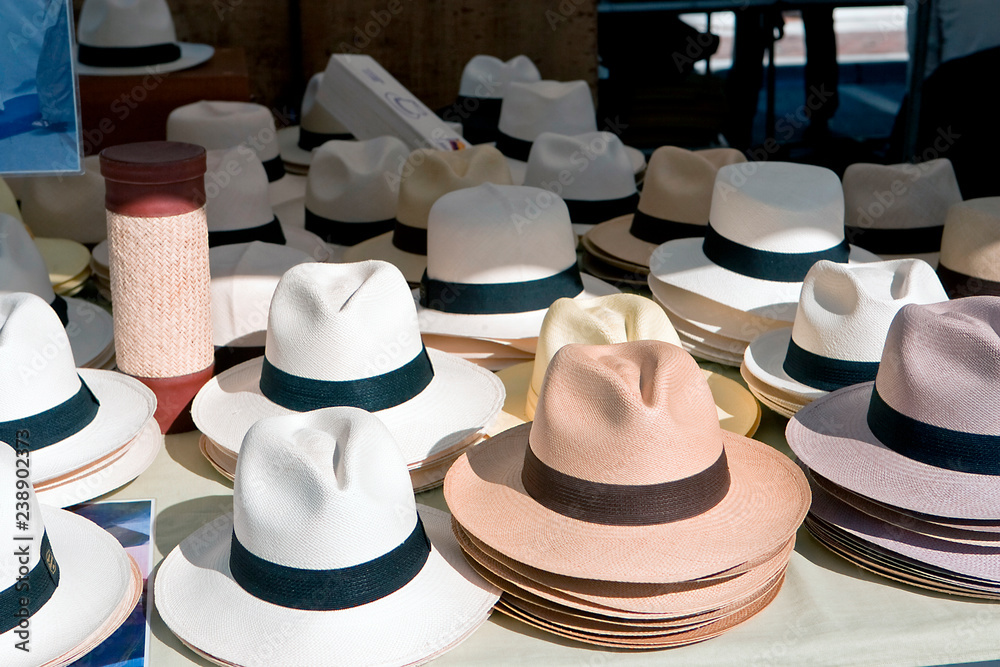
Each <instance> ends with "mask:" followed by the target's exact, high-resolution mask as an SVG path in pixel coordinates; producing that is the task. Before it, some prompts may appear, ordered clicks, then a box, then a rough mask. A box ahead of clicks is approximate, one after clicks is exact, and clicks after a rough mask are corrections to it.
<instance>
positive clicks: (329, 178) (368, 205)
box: [305, 136, 410, 222]
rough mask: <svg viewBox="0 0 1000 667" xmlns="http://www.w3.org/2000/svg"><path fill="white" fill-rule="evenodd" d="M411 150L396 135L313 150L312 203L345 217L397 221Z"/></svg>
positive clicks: (331, 216)
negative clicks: (403, 171)
mask: <svg viewBox="0 0 1000 667" xmlns="http://www.w3.org/2000/svg"><path fill="white" fill-rule="evenodd" d="M409 154H410V150H409V149H408V148H407V147H406V144H404V143H403V142H402V141H400V140H399V139H397V138H396V137H388V136H386V137H378V138H376V139H368V140H365V141H328V142H326V143H325V144H323V145H322V146H320V147H319V148H317V149H315V150H314V151H313V153H312V163H311V165H310V167H309V177H308V182H307V184H306V198H305V206H306V208H307V209H309V210H310V211H312V212H313V213H315V214H317V215H319V216H322V217H324V218H329V219H330V220H340V221H342V222H375V221H379V220H391V219H392V218H394V217H395V216H396V205H397V201H398V198H399V178H398V176H399V172H400V170H401V168H402V167H403V165H404V164H405V162H406V158H407V156H409Z"/></svg>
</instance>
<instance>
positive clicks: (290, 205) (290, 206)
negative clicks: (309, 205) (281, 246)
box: [272, 197, 350, 262]
mask: <svg viewBox="0 0 1000 667" xmlns="http://www.w3.org/2000/svg"><path fill="white" fill-rule="evenodd" d="M305 202H306V200H305V197H297V198H295V199H289V200H288V201H284V202H281V203H280V204H278V205H276V206H274V207H272V208H273V209H274V215H275V217H276V218H278V220H281V227H282V229H284V228H285V227H293V228H296V229H305V227H306V208H305ZM321 240H322V239H321ZM348 248H350V246H346V245H338V244H336V243H327V244H326V249H327V250H328V251H329V253H330V256H329V259H327V260H326V261H327V262H340V261H343V257H344V253H345V252H347V249H348Z"/></svg>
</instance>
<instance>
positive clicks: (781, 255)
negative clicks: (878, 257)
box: [702, 222, 851, 283]
mask: <svg viewBox="0 0 1000 667" xmlns="http://www.w3.org/2000/svg"><path fill="white" fill-rule="evenodd" d="M702 249H703V251H704V253H705V257H707V258H708V259H710V260H711V261H712V262H714V263H715V264H717V265H719V266H721V267H722V268H724V269H728V270H730V271H732V272H734V273H739V274H740V275H744V276H747V277H748V278H756V279H758V280H770V281H773V282H780V283H800V282H802V281H803V280H805V277H806V274H807V273H809V269H811V268H812V265H813V264H815V263H816V262H818V261H820V260H821V259H825V260H829V261H831V262H838V263H840V264H846V263H847V259H848V257H849V256H850V254H851V247H850V246H849V245H848V244H847V240H846V239H845V240H843V241H841V242H840V243H838V244H837V245H835V246H833V247H831V248H827V249H826V250H819V251H817V252H772V251H770V250H759V249H757V248H751V247H750V246H745V245H743V244H741V243H737V242H736V241H731V240H729V239H727V238H726V237H725V236H722V235H721V234H719V232H717V231H716V230H715V229H714V228H713V227H712V223H711V222H709V223H708V227H706V228H705V243H704V245H703V246H702Z"/></svg>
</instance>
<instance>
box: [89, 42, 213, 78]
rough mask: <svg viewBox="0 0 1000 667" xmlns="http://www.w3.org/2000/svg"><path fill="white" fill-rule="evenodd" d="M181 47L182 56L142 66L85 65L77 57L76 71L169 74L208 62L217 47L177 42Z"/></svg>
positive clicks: (108, 73) (99, 74)
mask: <svg viewBox="0 0 1000 667" xmlns="http://www.w3.org/2000/svg"><path fill="white" fill-rule="evenodd" d="M176 44H177V46H179V47H180V50H181V56H180V58H178V59H177V60H173V61H171V62H169V63H158V64H156V65H143V66H140V67H94V66H93V65H84V64H83V63H81V62H80V59H79V58H77V61H76V73H77V74H82V75H86V76H135V75H144V74H167V73H168V72H179V71H181V70H185V69H190V68H192V67H196V66H198V65H201V64H202V63H205V62H208V61H209V60H211V59H212V56H213V55H215V47H213V46H210V45H208V44H193V43H191V42H177V43H176Z"/></svg>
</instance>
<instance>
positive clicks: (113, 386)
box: [31, 368, 156, 484]
mask: <svg viewBox="0 0 1000 667" xmlns="http://www.w3.org/2000/svg"><path fill="white" fill-rule="evenodd" d="M78 372H79V374H80V377H81V378H83V380H84V382H86V383H87V386H88V387H90V390H91V391H92V392H93V393H94V396H95V397H96V398H97V400H98V401H99V402H100V407H99V408H98V409H97V415H96V416H95V417H94V419H93V421H91V422H90V423H89V424H87V425H86V426H85V427H83V428H82V429H81V430H80V431H78V432H77V433H75V434H74V435H71V436H70V437H68V438H66V439H65V440H60V441H59V442H57V443H54V444H51V445H49V446H48V447H43V448H42V449H37V450H35V451H33V452H32V453H31V479H32V482H33V483H35V484H41V483H42V482H45V481H48V480H50V479H53V478H55V477H62V476H63V475H66V474H68V473H71V472H73V471H75V470H79V469H80V468H83V467H84V466H86V465H88V464H90V463H93V462H94V461H98V460H100V459H102V458H104V457H106V456H108V455H109V454H111V453H112V452H114V451H116V450H118V449H121V448H122V447H124V446H125V445H126V444H128V443H129V442H131V441H132V440H134V439H135V437H136V436H138V435H139V433H140V432H141V431H142V429H143V428H144V427H145V426H146V424H147V422H149V420H150V419H152V417H153V412H154V411H155V410H156V396H155V395H154V394H153V392H152V391H151V390H150V389H149V388H148V387H146V386H145V385H144V384H142V383H141V382H139V381H138V380H136V379H134V378H131V377H129V376H128V375H124V374H122V373H117V372H114V371H103V370H97V369H92V368H81V369H78Z"/></svg>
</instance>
